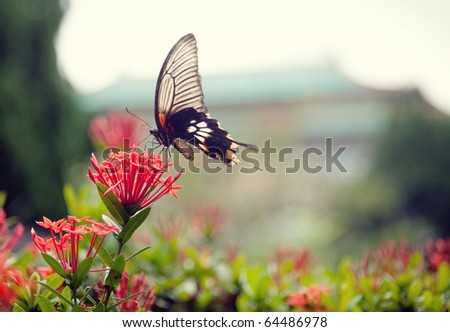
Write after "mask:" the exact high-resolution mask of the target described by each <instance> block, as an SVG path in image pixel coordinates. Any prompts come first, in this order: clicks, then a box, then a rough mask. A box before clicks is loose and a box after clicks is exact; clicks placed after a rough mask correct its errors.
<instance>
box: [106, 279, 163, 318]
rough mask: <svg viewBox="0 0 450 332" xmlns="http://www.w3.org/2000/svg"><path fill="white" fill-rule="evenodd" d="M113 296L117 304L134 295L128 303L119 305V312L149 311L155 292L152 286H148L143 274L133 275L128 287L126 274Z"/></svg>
mask: <svg viewBox="0 0 450 332" xmlns="http://www.w3.org/2000/svg"><path fill="white" fill-rule="evenodd" d="M114 294H115V296H116V301H117V302H120V301H121V300H123V299H125V298H127V297H129V296H131V295H133V294H135V296H133V297H132V298H130V299H129V300H128V301H125V302H123V303H121V304H119V308H120V310H122V311H127V312H136V311H150V309H151V307H152V305H153V303H154V302H155V299H156V296H155V290H154V288H153V286H149V285H148V281H147V278H146V276H145V275H144V273H143V272H141V273H140V274H138V275H134V276H133V277H132V278H131V284H130V285H129V277H128V274H127V273H124V274H123V275H122V278H121V279H120V284H119V286H118V287H117V289H116V291H115V292H114Z"/></svg>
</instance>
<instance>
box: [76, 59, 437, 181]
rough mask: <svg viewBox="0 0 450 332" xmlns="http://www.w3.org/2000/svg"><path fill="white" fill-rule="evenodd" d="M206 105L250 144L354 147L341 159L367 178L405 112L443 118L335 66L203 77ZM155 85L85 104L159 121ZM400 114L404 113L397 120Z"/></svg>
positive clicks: (133, 86) (417, 99)
mask: <svg viewBox="0 0 450 332" xmlns="http://www.w3.org/2000/svg"><path fill="white" fill-rule="evenodd" d="M202 83H203V88H204V92H205V101H206V104H207V106H208V109H209V111H210V113H211V114H212V116H213V117H216V118H217V119H220V122H221V124H222V125H223V127H224V128H227V129H228V130H229V131H230V132H231V133H232V135H233V137H238V138H240V139H242V140H244V138H245V140H244V141H255V140H257V141H258V140H259V141H260V142H262V141H264V140H265V139H267V138H271V139H272V140H273V142H274V143H276V144H280V145H282V146H292V147H293V148H299V149H300V148H304V147H309V146H317V147H319V148H323V145H324V140H325V137H332V138H333V146H348V147H349V148H348V149H347V150H346V151H345V154H343V156H342V158H343V161H344V162H345V164H346V165H345V166H346V168H347V169H348V170H349V172H348V173H349V174H348V175H350V177H347V178H352V176H351V175H359V174H361V173H362V172H364V169H365V168H366V167H365V163H366V162H367V160H368V159H369V158H368V156H370V154H371V152H372V149H373V146H374V143H375V142H376V138H377V137H378V135H379V134H380V133H381V132H382V131H383V130H384V129H385V128H386V126H388V124H389V123H390V120H391V119H392V117H394V116H397V115H398V114H400V113H401V112H402V110H404V109H408V110H410V109H416V110H418V111H420V112H426V113H427V114H429V116H432V117H439V116H443V113H442V112H441V111H439V110H438V109H436V108H435V107H433V106H432V105H431V104H429V103H428V102H427V101H426V100H425V99H424V98H423V96H422V95H421V93H420V92H419V91H418V90H417V89H415V88H410V89H400V90H377V89H372V88H368V87H364V86H362V85H360V84H358V83H356V82H354V81H352V80H350V79H348V78H347V77H345V76H344V75H343V74H342V73H340V72H339V71H337V70H336V69H335V68H333V67H331V66H324V67H322V68H312V69H305V70H293V71H284V72H272V73H257V74H240V75H223V76H211V77H204V78H203V82H202ZM155 84H156V81H155V80H141V81H129V80H122V81H120V82H117V83H116V84H114V85H112V86H110V87H108V88H106V89H104V90H102V91H99V92H97V93H94V94H91V95H82V96H80V97H79V102H80V105H81V107H82V108H83V109H84V110H86V111H94V112H99V111H105V110H110V109H119V110H120V109H123V110H125V108H126V107H128V108H129V109H130V110H132V111H133V112H137V113H141V114H143V116H144V118H145V119H146V120H147V121H148V122H149V123H152V124H153V123H154V122H153V103H154V99H153V98H154V89H155ZM396 113H398V114H396Z"/></svg>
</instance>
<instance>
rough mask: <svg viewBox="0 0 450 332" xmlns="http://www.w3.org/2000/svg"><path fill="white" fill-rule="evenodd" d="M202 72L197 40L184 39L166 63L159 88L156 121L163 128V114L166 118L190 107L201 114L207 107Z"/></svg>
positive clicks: (170, 53) (190, 36) (157, 88)
mask: <svg viewBox="0 0 450 332" xmlns="http://www.w3.org/2000/svg"><path fill="white" fill-rule="evenodd" d="M200 80H201V79H200V75H199V72H198V58H197V44H196V41H195V37H194V35H192V34H188V35H186V36H184V37H183V38H181V39H180V40H179V41H178V42H177V43H176V44H175V46H174V47H172V49H171V51H170V52H169V55H168V56H167V58H166V61H165V62H164V65H163V67H162V68H161V72H160V73H159V77H158V82H157V85H156V98H155V118H156V122H157V124H158V127H159V129H161V127H162V126H163V125H164V124H161V123H160V118H159V114H161V113H162V114H164V115H165V117H166V118H168V117H170V116H172V115H173V114H175V113H176V112H179V111H181V110H183V109H186V108H194V109H196V110H197V111H199V112H202V111H204V110H205V109H206V108H205V106H204V102H203V92H202V86H201V81H200Z"/></svg>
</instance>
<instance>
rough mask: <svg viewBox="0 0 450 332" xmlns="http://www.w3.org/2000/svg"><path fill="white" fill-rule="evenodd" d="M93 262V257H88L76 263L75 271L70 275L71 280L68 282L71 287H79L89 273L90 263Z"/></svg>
mask: <svg viewBox="0 0 450 332" xmlns="http://www.w3.org/2000/svg"><path fill="white" fill-rule="evenodd" d="M93 262H94V257H88V258H85V259H84V260H82V261H81V263H80V264H79V265H78V267H77V269H76V270H75V273H74V275H73V277H72V281H71V282H70V284H71V286H72V288H78V287H80V286H81V285H82V284H83V282H84V280H85V279H86V277H87V274H88V273H89V270H90V269H91V267H92V263H93Z"/></svg>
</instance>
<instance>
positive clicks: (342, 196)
mask: <svg viewBox="0 0 450 332" xmlns="http://www.w3.org/2000/svg"><path fill="white" fill-rule="evenodd" d="M62 15H63V10H62V9H61V7H60V2H59V1H57V0H52V1H28V0H20V1H9V2H6V1H3V2H1V3H0V77H1V79H0V132H1V135H0V154H1V157H2V161H3V162H2V163H1V164H0V167H1V169H0V189H1V190H5V191H6V192H7V193H8V200H7V203H6V211H7V213H8V215H10V216H12V215H17V216H19V218H20V219H21V220H22V221H24V222H28V223H31V222H32V221H33V220H36V219H40V218H41V216H42V215H45V216H48V217H51V218H59V217H61V216H63V215H66V207H65V205H64V200H63V185H64V183H71V184H73V185H74V186H75V187H79V186H81V185H82V184H83V183H84V182H86V180H87V179H86V178H85V174H86V166H87V160H88V158H89V153H90V152H91V151H92V147H91V146H90V143H89V140H88V120H89V119H90V118H91V117H92V116H94V115H96V114H98V113H101V112H105V111H109V110H112V109H114V110H119V111H124V109H125V107H129V108H130V109H131V110H133V112H136V113H139V114H141V116H142V117H143V118H144V119H146V120H148V121H153V120H151V119H152V118H153V109H152V105H153V102H152V94H153V92H152V91H153V89H154V86H155V80H148V81H133V80H126V79H123V80H121V81H119V82H117V84H114V85H112V86H110V87H108V88H105V89H104V90H102V91H99V92H97V93H92V94H89V95H87V94H85V95H78V94H75V93H74V91H72V89H71V88H70V85H69V84H68V82H66V81H65V80H64V78H63V77H61V75H60V73H59V71H58V67H57V63H56V54H55V49H54V44H53V42H54V39H55V35H56V33H57V31H58V28H59V25H60V22H61V19H62ZM201 57H202V55H201V51H200V64H201ZM122 60H123V59H122ZM73 61H76V59H74V60H73ZM123 61H132V60H129V59H127V60H123ZM162 62H163V59H161V64H162ZM154 74H155V75H156V74H157V73H154ZM92 75H95V73H92ZM203 85H204V90H205V96H206V97H205V98H206V102H207V104H208V108H209V110H210V112H211V114H212V115H213V116H214V117H216V118H218V119H220V121H221V124H222V125H223V127H225V128H227V129H228V130H229V131H230V132H231V134H232V135H233V137H235V138H236V139H238V140H242V141H244V142H250V143H255V144H257V145H259V146H260V147H262V146H263V143H264V141H265V140H267V139H269V138H270V139H271V144H272V146H274V147H278V148H280V147H292V148H293V149H294V151H295V152H294V153H295V154H294V155H291V156H288V157H287V160H286V161H285V162H282V161H280V159H279V157H278V156H276V155H273V156H271V157H270V158H269V159H270V161H271V163H272V166H273V167H275V169H276V172H274V173H270V172H267V171H263V172H257V173H254V174H242V173H240V172H238V170H239V167H236V168H234V169H233V172H232V174H228V173H227V172H228V169H227V168H225V167H223V168H222V171H221V172H220V173H219V174H206V173H205V172H201V173H200V174H194V173H192V172H189V170H188V171H187V172H186V174H184V175H183V177H182V178H181V179H180V184H182V185H184V186H185V188H184V189H183V190H182V191H181V192H180V195H181V198H180V200H178V201H174V200H171V199H166V200H164V202H162V204H158V206H157V207H156V208H155V209H154V212H152V213H155V215H154V219H153V220H154V221H156V220H160V221H161V222H164V220H166V219H168V217H167V215H168V213H170V214H174V215H177V216H183V215H185V214H186V213H187V212H186V211H189V210H190V209H192V208H193V207H196V206H200V207H201V206H205V205H209V204H215V205H218V206H219V207H220V209H221V210H222V211H224V212H225V213H226V214H227V218H228V219H229V220H230V223H229V225H228V226H227V228H226V229H224V230H223V234H224V238H227V239H229V240H231V241H233V242H235V243H236V244H237V245H239V246H241V247H243V248H244V249H245V250H247V251H248V252H249V253H250V254H251V255H253V257H258V256H260V257H263V256H264V257H267V255H268V252H272V251H273V250H274V248H275V247H276V246H277V244H279V243H280V242H283V243H286V244H292V245H297V246H301V247H309V248H311V249H312V250H314V251H315V252H316V253H317V255H319V256H320V255H322V257H326V258H325V260H331V261H335V260H336V259H337V258H338V257H341V256H342V255H358V254H359V253H360V252H361V250H367V249H368V248H370V247H374V246H375V245H376V244H378V243H379V242H380V240H381V239H385V238H401V237H405V238H408V240H409V241H410V243H412V244H414V243H415V242H421V241H423V239H424V238H426V237H428V236H440V237H442V236H448V235H450V226H449V221H448V219H449V218H448V216H449V212H450V211H449V209H450V208H449V206H450V204H449V202H450V177H449V175H448V170H449V169H450V167H449V166H450V150H449V149H448V146H449V144H450V130H449V129H450V128H449V126H450V122H449V119H448V115H446V114H445V113H443V112H442V111H440V110H438V109H436V108H435V107H434V106H432V105H430V104H429V103H428V102H427V101H426V100H425V99H424V98H423V96H422V95H421V93H420V91H418V90H417V89H399V90H395V91H394V90H393V91H387V90H386V91H384V90H375V89H370V88H367V87H364V86H361V85H360V84H358V83H356V82H353V81H350V80H349V79H347V78H346V77H344V75H342V74H341V73H339V72H338V70H336V69H335V68H334V67H333V65H331V64H326V65H324V66H323V67H320V68H310V69H304V70H298V69H295V70H291V71H285V72H267V73H258V74H245V73H243V74H241V75H228V76H227V75H225V76H212V77H203ZM151 123H153V122H151ZM326 137H332V138H333V146H334V150H336V149H337V148H338V147H339V146H348V149H347V150H346V151H345V152H344V154H343V155H342V159H341V162H342V163H343V164H344V166H345V167H346V168H347V170H348V172H346V173H340V172H338V171H337V170H336V168H334V169H333V171H332V172H331V173H326V172H320V173H317V174H308V173H306V172H305V171H304V170H300V171H298V172H296V173H294V174H286V171H285V169H286V164H288V165H292V162H293V159H294V158H298V157H301V152H302V151H303V150H304V149H305V148H306V147H319V148H321V149H325V147H324V142H325V138H326ZM142 139H145V134H144V135H143V137H142ZM258 158H259V161H260V162H261V167H262V168H264V165H263V163H264V162H267V158H265V156H263V155H262V154H260V155H258ZM204 162H206V159H205V158H203V157H199V156H197V158H196V161H195V165H197V166H201V164H202V163H204ZM180 163H181V166H184V167H187V166H188V163H187V162H186V161H185V160H180ZM323 163H324V160H323V159H320V158H318V159H317V160H312V166H315V165H318V164H319V165H320V164H322V165H323ZM86 196H88V195H87V194H86ZM93 204H94V205H95V203H93ZM255 230H258V232H257V233H256V232H255ZM227 242H229V241H227ZM251 255H250V256H251Z"/></svg>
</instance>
